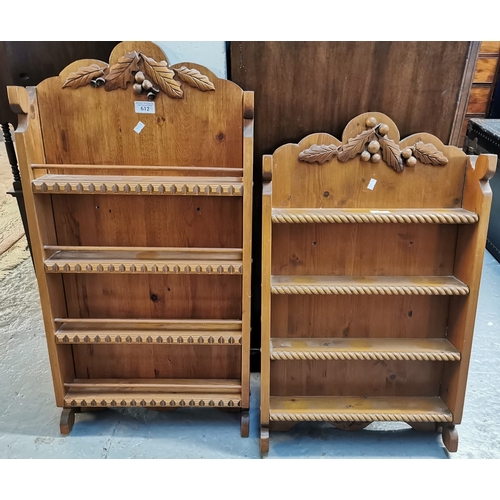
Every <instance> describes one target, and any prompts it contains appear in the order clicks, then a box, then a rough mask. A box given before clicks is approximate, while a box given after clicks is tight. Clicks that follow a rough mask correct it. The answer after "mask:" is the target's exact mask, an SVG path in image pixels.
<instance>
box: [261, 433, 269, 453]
mask: <svg viewBox="0 0 500 500" xmlns="http://www.w3.org/2000/svg"><path fill="white" fill-rule="evenodd" d="M268 452H269V429H268V428H267V427H261V428H260V454H261V455H265V454H266V453H268Z"/></svg>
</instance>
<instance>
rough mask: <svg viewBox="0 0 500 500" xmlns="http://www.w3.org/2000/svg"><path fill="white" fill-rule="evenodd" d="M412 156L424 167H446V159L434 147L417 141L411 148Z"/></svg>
mask: <svg viewBox="0 0 500 500" xmlns="http://www.w3.org/2000/svg"><path fill="white" fill-rule="evenodd" d="M413 156H415V158H416V159H417V160H419V161H421V162H422V163H425V164H426V165H441V166H442V165H446V164H447V163H448V158H446V156H445V155H444V154H443V153H442V152H441V151H439V150H438V148H436V146H434V144H424V143H423V142H422V141H419V142H417V143H416V144H415V146H413Z"/></svg>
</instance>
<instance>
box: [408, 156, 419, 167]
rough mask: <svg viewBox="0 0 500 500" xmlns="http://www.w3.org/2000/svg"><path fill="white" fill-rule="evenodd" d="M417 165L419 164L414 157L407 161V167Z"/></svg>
mask: <svg viewBox="0 0 500 500" xmlns="http://www.w3.org/2000/svg"><path fill="white" fill-rule="evenodd" d="M416 164H417V159H416V158H415V157H414V156H410V157H409V158H408V159H407V160H406V165H407V166H408V167H414V166H415V165H416Z"/></svg>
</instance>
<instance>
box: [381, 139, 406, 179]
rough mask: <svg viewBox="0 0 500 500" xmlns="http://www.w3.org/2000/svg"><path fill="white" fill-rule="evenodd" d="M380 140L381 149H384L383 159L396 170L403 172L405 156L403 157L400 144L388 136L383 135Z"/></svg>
mask: <svg viewBox="0 0 500 500" xmlns="http://www.w3.org/2000/svg"><path fill="white" fill-rule="evenodd" d="M379 142H380V149H381V150H382V159H383V160H384V161H385V162H386V163H387V165H389V167H392V168H393V169H394V170H395V171H396V172H402V171H403V170H404V168H405V167H404V165H403V158H402V157H401V150H400V149H399V145H398V144H396V143H395V142H394V141H393V140H392V139H389V138H387V136H384V137H381V138H380V139H379Z"/></svg>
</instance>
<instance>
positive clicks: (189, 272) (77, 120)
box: [8, 42, 253, 436]
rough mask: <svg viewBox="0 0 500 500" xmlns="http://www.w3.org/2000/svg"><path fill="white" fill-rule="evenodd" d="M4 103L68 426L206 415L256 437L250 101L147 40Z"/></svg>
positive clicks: (14, 91) (73, 67)
mask: <svg viewBox="0 0 500 500" xmlns="http://www.w3.org/2000/svg"><path fill="white" fill-rule="evenodd" d="M8 93H9V100H10V103H11V107H12V109H13V110H14V111H15V112H17V113H18V115H19V127H18V130H17V132H16V144H17V147H18V152H19V160H20V165H21V169H22V183H23V192H24V197H25V200H26V210H27V214H28V222H29V229H30V234H31V239H32V247H33V256H34V263H35V271H36V276H37V280H38V285H39V291H40V297H41V304H42V312H43V319H44V326H45V331H46V336H47V345H48V351H49V358H50V364H51V370H52V377H53V383H54V390H55V398H56V404H57V406H59V407H62V408H63V410H62V415H61V423H60V428H61V432H62V433H64V434H67V433H69V432H70V431H71V428H72V426H73V423H74V419H75V412H77V411H86V410H89V409H100V408H113V407H128V406H138V407H146V408H152V409H157V408H160V409H161V408H162V407H174V408H182V407H186V408H189V407H204V408H207V409H211V408H224V409H226V408H232V409H235V410H238V411H240V412H241V435H242V436H248V426H249V420H248V410H249V398H250V387H249V377H250V371H249V354H250V272H251V250H250V249H251V211H252V163H253V93H252V92H244V91H243V90H242V89H241V88H240V87H238V85H236V84H234V83H232V82H230V81H227V80H224V79H219V78H217V77H216V76H215V75H214V74H213V73H212V72H211V71H210V70H208V69H207V68H204V67H202V66H199V65H197V64H193V63H182V64H177V65H170V64H169V62H168V59H167V57H166V55H165V54H164V53H163V52H162V51H161V49H160V48H159V47H157V46H156V45H154V44H153V43H150V42H122V43H120V44H118V45H117V46H116V47H115V49H114V50H113V52H112V53H111V56H110V61H109V64H108V63H105V62H102V61H97V60H80V61H76V62H74V63H72V64H70V65H69V66H67V67H66V68H65V69H64V70H63V71H62V72H61V73H60V74H59V76H56V77H53V78H48V79H46V80H44V81H42V82H41V83H40V84H39V85H38V86H37V87H28V88H22V87H9V89H8ZM82 195H83V196H82ZM209 414H210V413H209V412H208V413H207V418H209Z"/></svg>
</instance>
